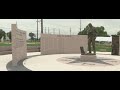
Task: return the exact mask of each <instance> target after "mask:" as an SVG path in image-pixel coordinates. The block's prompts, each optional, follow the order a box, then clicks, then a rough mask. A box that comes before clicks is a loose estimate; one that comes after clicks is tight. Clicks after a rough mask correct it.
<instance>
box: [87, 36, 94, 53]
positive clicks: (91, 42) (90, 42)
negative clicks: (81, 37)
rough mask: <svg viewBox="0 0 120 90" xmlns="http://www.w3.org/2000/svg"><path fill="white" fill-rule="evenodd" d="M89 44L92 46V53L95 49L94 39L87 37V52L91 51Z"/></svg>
mask: <svg viewBox="0 0 120 90" xmlns="http://www.w3.org/2000/svg"><path fill="white" fill-rule="evenodd" d="M91 46H92V47H93V52H94V54H96V50H95V39H94V38H93V39H88V50H89V53H91Z"/></svg>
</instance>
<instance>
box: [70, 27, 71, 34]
mask: <svg viewBox="0 0 120 90" xmlns="http://www.w3.org/2000/svg"><path fill="white" fill-rule="evenodd" d="M70 35H71V27H70Z"/></svg>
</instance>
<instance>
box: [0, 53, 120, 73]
mask: <svg viewBox="0 0 120 90" xmlns="http://www.w3.org/2000/svg"><path fill="white" fill-rule="evenodd" d="M110 54H111V53H110V52H97V57H100V58H101V59H103V61H102V62H101V61H98V62H90V63H89V62H75V63H70V62H71V61H73V60H76V58H79V57H80V55H79V54H54V55H40V52H33V53H28V54H27V55H28V59H26V60H24V61H22V63H21V64H22V66H20V67H19V68H18V69H19V70H13V71H120V56H113V55H110ZM63 58H72V59H71V61H70V59H69V60H67V59H65V60H63ZM11 60H12V55H11V54H9V55H0V71H10V70H9V69H8V66H9V65H8V63H9V62H10V61H11ZM98 60H99V59H98ZM91 63H92V64H91ZM20 68H22V69H20ZM25 68H27V69H25ZM11 71H12V69H11Z"/></svg>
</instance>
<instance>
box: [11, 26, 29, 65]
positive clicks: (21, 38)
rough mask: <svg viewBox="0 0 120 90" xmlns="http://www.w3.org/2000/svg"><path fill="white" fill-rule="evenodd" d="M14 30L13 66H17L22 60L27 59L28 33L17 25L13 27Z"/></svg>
mask: <svg viewBox="0 0 120 90" xmlns="http://www.w3.org/2000/svg"><path fill="white" fill-rule="evenodd" d="M11 29H12V65H13V66H17V63H18V62H19V61H20V60H23V59H26V58H27V43H26V32H25V31H23V30H19V29H18V28H17V25H16V24H12V25H11Z"/></svg>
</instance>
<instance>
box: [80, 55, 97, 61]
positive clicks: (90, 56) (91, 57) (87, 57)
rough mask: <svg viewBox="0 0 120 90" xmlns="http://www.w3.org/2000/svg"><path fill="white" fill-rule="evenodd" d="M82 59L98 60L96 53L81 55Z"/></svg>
mask: <svg viewBox="0 0 120 90" xmlns="http://www.w3.org/2000/svg"><path fill="white" fill-rule="evenodd" d="M80 60H81V61H96V60H97V57H96V55H81V56H80Z"/></svg>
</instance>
